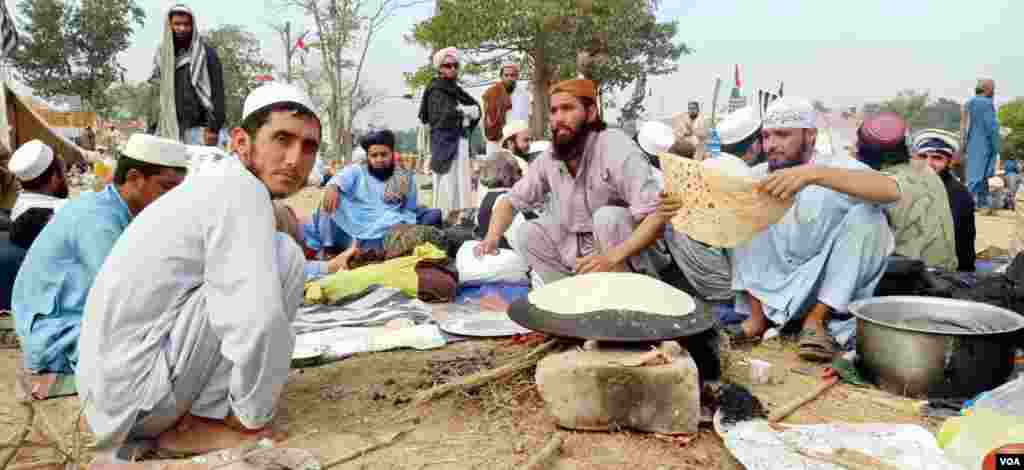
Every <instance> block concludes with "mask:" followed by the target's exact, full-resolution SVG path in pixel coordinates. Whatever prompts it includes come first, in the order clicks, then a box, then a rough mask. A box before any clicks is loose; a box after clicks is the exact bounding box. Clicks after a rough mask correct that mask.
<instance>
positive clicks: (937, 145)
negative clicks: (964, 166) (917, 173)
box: [913, 129, 977, 271]
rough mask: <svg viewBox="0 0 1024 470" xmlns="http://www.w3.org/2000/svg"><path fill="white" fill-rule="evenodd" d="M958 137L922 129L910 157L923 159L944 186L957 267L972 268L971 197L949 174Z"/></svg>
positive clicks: (957, 144)
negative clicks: (947, 199)
mask: <svg viewBox="0 0 1024 470" xmlns="http://www.w3.org/2000/svg"><path fill="white" fill-rule="evenodd" d="M959 147H960V145H959V139H957V136H956V135H954V134H951V133H949V132H947V131H944V130H941V129H925V130H923V131H921V132H919V133H918V134H917V136H915V137H914V148H913V157H914V159H915V160H919V161H923V162H927V164H928V166H929V167H931V168H932V169H933V170H935V172H936V173H938V174H939V178H941V179H942V183H943V184H945V186H946V193H947V195H948V196H949V207H950V209H951V210H952V213H953V234H954V239H955V242H956V243H955V244H956V257H957V261H958V263H957V265H958V266H957V271H974V269H975V268H974V262H975V257H976V255H975V253H974V238H975V236H976V235H977V228H976V227H975V221H974V198H972V197H971V193H970V192H969V191H968V190H967V187H966V186H964V184H963V183H961V182H960V180H958V179H956V177H955V176H953V171H952V166H953V164H952V162H953V155H956V153H957V152H958V151H959V150H960V148H959Z"/></svg>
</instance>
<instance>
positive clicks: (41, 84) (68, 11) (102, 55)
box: [13, 0, 146, 114]
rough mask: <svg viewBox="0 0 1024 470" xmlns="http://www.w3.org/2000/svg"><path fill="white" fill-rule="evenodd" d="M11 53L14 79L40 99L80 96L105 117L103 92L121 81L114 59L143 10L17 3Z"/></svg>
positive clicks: (117, 4)
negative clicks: (16, 41)
mask: <svg viewBox="0 0 1024 470" xmlns="http://www.w3.org/2000/svg"><path fill="white" fill-rule="evenodd" d="M18 13H19V16H18V22H19V26H18V29H19V30H20V31H21V32H22V33H23V34H24V37H23V38H22V41H21V43H20V45H19V47H18V49H17V51H16V52H15V53H14V56H13V63H14V68H15V70H16V71H17V75H18V78H19V79H21V80H22V81H23V82H25V84H26V85H28V86H29V87H31V88H32V89H33V90H34V91H35V92H36V93H37V94H39V95H41V96H46V97H50V96H54V95H71V96H80V97H82V100H83V101H84V102H85V103H86V104H87V106H89V107H90V108H91V109H93V110H95V111H97V112H100V113H101V114H103V113H104V111H105V109H106V108H107V107H108V106H109V105H110V99H109V98H110V97H109V95H107V93H106V91H107V89H108V88H109V87H110V85H111V84H112V83H114V82H115V81H116V80H119V79H121V78H122V77H123V75H124V71H125V68H124V66H122V65H121V63H120V62H119V61H118V59H117V56H118V54H120V53H121V52H123V51H125V50H126V49H128V46H129V45H130V42H129V40H130V39H131V36H132V34H133V33H134V31H135V28H136V27H141V26H142V25H143V22H144V20H145V16H146V14H145V11H143V9H142V8H141V7H139V5H138V4H137V3H136V2H135V1H134V0H81V1H80V2H64V1H61V0H20V1H19V2H18Z"/></svg>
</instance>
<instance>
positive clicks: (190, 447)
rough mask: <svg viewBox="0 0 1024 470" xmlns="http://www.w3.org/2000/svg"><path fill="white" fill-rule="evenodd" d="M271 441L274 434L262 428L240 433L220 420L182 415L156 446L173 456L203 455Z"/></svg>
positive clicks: (162, 435)
mask: <svg viewBox="0 0 1024 470" xmlns="http://www.w3.org/2000/svg"><path fill="white" fill-rule="evenodd" d="M263 438H274V435H273V431H271V430H270V429H263V430H260V431H253V432H242V431H238V430H235V429H232V428H231V427H229V426H228V425H227V424H224V422H223V421H219V420H215V419H208V418H200V417H198V416H193V415H191V414H189V415H185V417H184V418H182V419H181V421H179V422H178V424H177V425H176V426H174V428H172V429H170V430H167V431H165V432H164V433H163V434H161V435H160V436H159V437H158V438H157V447H158V448H160V449H161V450H165V451H170V452H173V453H176V454H187V455H193V454H205V453H207V452H212V451H215V450H221V449H231V448H235V447H238V446H240V445H242V444H245V443H249V442H254V441H258V440H260V439H263Z"/></svg>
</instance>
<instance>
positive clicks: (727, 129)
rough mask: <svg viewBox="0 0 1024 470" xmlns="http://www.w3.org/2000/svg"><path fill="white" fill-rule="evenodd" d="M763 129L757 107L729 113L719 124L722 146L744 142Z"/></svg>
mask: <svg viewBox="0 0 1024 470" xmlns="http://www.w3.org/2000/svg"><path fill="white" fill-rule="evenodd" d="M760 128H761V116H760V115H759V113H758V110H757V107H755V106H744V107H742V108H740V109H737V110H736V111H733V112H731V113H729V114H728V115H727V116H725V118H723V119H722V122H720V123H718V138H719V139H720V140H721V142H722V145H732V144H736V143H739V142H742V141H743V140H744V139H746V138H748V137H750V136H751V135H753V134H754V133H755V132H757V130H758V129H760Z"/></svg>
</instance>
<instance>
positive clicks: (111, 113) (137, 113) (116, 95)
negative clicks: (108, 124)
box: [103, 82, 156, 120]
mask: <svg viewBox="0 0 1024 470" xmlns="http://www.w3.org/2000/svg"><path fill="white" fill-rule="evenodd" d="M151 93H152V91H151V88H150V85H149V83H147V82H126V83H120V84H115V85H114V86H112V87H110V90H108V91H107V96H108V97H109V98H110V104H111V105H110V106H109V107H107V109H106V111H105V112H104V114H103V116H104V117H106V118H115V119H142V120H146V119H148V118H149V117H150V116H152V115H153V114H155V112H156V109H155V106H156V101H154V100H153V96H152V94H151Z"/></svg>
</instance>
